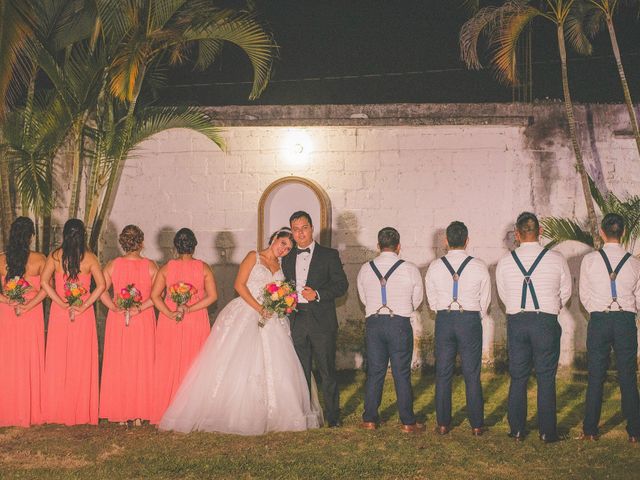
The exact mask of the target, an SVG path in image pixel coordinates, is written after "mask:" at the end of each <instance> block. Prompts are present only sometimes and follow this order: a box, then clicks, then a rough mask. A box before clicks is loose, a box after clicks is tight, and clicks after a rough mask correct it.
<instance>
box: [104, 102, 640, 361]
mask: <svg viewBox="0 0 640 480" xmlns="http://www.w3.org/2000/svg"><path fill="white" fill-rule="evenodd" d="M209 111H210V112H211V113H212V115H214V116H215V117H216V119H217V120H216V121H217V122H218V123H219V124H220V126H221V128H222V129H223V130H224V138H225V139H226V142H227V146H226V152H223V151H221V150H220V149H219V148H218V147H217V146H216V145H214V144H212V143H211V142H210V141H208V140H207V139H206V138H204V137H203V136H201V135H199V134H196V133H192V132H190V131H184V130H172V131H168V132H165V133H163V134H161V135H157V136H156V137H154V138H152V139H151V140H149V141H147V142H145V143H144V144H142V145H141V146H140V148H139V149H138V150H137V152H136V153H135V155H134V156H132V157H131V158H130V159H129V160H128V161H127V164H126V167H125V169H124V173H123V177H122V181H121V184H120V186H119V190H118V196H117V200H116V202H115V205H114V208H113V212H112V215H111V220H110V224H109V226H108V228H107V232H106V234H105V236H104V238H103V245H104V249H103V256H104V257H105V260H108V259H109V258H112V257H113V256H115V255H117V254H118V250H117V233H118V232H119V231H120V229H121V228H122V227H124V226H125V225H127V224H129V223H135V224H137V225H139V226H140V227H141V228H142V229H143V230H144V231H145V233H146V242H145V244H146V248H145V254H146V255H147V256H148V257H150V258H152V259H154V260H156V261H158V262H159V263H162V262H165V261H167V260H168V259H169V258H171V256H172V238H173V234H174V233H175V231H176V230H177V229H179V228H181V227H189V228H192V229H193V230H194V231H195V233H196V235H197V237H198V242H199V244H198V248H197V252H196V256H197V257H199V258H201V259H203V260H205V261H207V262H208V263H210V264H211V265H212V266H213V268H214V273H215V276H216V280H217V283H218V290H219V293H220V300H219V301H218V303H217V305H216V306H215V307H214V308H212V310H211V316H212V319H214V318H215V316H216V314H217V313H218V312H219V311H220V309H221V308H222V307H223V306H224V305H225V304H226V303H227V302H228V301H229V300H230V299H232V298H233V297H234V292H233V279H234V277H235V274H236V272H237V268H238V264H239V263H240V262H241V261H242V259H243V258H244V256H245V255H246V253H247V251H249V250H252V249H255V248H256V241H257V228H258V226H257V222H258V202H259V199H260V196H261V194H262V192H263V191H264V190H265V189H266V188H267V187H268V186H269V185H270V184H271V183H272V182H273V181H275V180H277V179H280V178H282V177H286V176H289V175H296V176H301V177H305V178H308V179H311V180H314V181H316V182H317V183H318V184H319V185H321V186H322V188H323V189H324V190H325V191H326V193H327V194H328V196H329V198H330V200H331V207H332V221H333V225H332V242H331V243H332V246H333V247H335V248H337V249H338V250H339V251H340V254H341V258H342V260H343V262H344V266H345V270H346V272H347V275H348V278H349V281H350V283H351V286H350V288H349V293H348V294H347V295H346V296H345V297H344V298H343V299H341V300H340V302H339V307H338V313H339V317H340V320H341V330H340V340H339V347H340V350H341V353H340V358H339V363H340V365H341V366H343V367H350V366H351V367H352V366H356V367H357V366H360V365H361V362H362V350H363V345H362V336H363V322H364V310H363V307H362V306H361V304H360V302H359V300H358V296H357V291H356V275H357V272H358V270H359V268H360V266H361V265H362V263H363V262H366V261H368V260H370V259H371V258H373V257H374V256H375V255H376V235H377V232H378V230H379V229H380V228H382V227H385V226H394V227H395V228H397V229H398V230H399V231H400V234H401V243H402V256H403V257H404V258H405V259H407V260H410V261H412V262H414V263H416V264H417V265H418V266H419V268H420V270H421V271H422V272H423V274H424V272H426V269H427V267H428V265H429V263H430V262H432V261H433V260H434V259H436V258H437V257H438V256H440V255H442V254H443V253H444V249H443V236H444V229H445V228H446V226H447V225H448V224H449V222H451V221H452V220H461V221H463V222H465V223H466V224H467V226H468V227H469V231H470V249H469V253H470V254H471V255H474V256H477V257H480V258H482V259H483V260H485V261H486V262H487V264H488V265H490V268H491V273H492V277H493V276H494V272H495V265H496V263H497V261H498V259H499V258H501V257H502V256H503V255H505V254H507V253H508V250H509V249H510V248H512V247H513V235H512V233H511V232H512V230H513V223H514V220H515V217H516V216H517V215H518V213H520V212H521V211H523V210H531V211H534V212H536V213H537V214H538V215H540V216H565V217H575V218H578V219H583V218H584V217H585V211H586V210H585V207H584V199H583V195H582V190H581V186H580V183H579V179H578V176H577V173H576V170H575V166H574V157H573V154H572V151H571V149H570V143H569V140H568V138H567V137H566V133H565V131H566V126H565V121H564V116H563V108H562V105H561V104H559V103H549V104H534V105H368V106H367V105H365V106H349V105H342V106H330V105H329V106H326V105H325V106H288V107H221V108H215V109H213V108H212V109H209ZM577 118H578V122H579V129H580V135H581V138H580V142H581V145H582V148H583V149H584V156H585V161H586V163H587V165H588V169H589V172H590V173H591V175H592V176H593V178H595V179H596V181H597V183H598V185H599V186H600V188H602V189H606V190H611V191H613V192H615V193H616V194H617V195H619V196H622V197H624V196H625V195H632V194H639V193H640V156H639V155H638V151H637V150H636V147H635V143H634V141H633V138H632V137H631V135H630V132H629V131H628V130H629V127H628V118H627V117H626V110H625V108H624V107H623V106H619V105H581V106H578V107H577ZM299 131H304V132H305V134H306V135H307V136H308V139H309V140H308V145H305V146H304V154H303V155H298V156H296V155H292V154H291V151H290V150H291V149H290V147H289V146H288V145H289V144H288V142H289V138H290V136H291V135H292V134H293V133H294V132H299ZM558 249H559V250H560V251H561V252H562V253H563V254H564V255H565V256H566V258H567V260H568V261H569V265H570V267H571V272H572V275H573V278H574V295H573V298H572V300H571V303H570V305H569V308H567V309H564V310H563V311H562V313H561V315H560V322H561V324H562V328H563V335H562V355H561V360H560V361H561V364H563V365H570V364H572V363H573V362H574V361H580V360H581V359H582V358H583V354H584V350H585V340H586V316H585V312H584V310H583V309H582V308H581V305H580V302H579V300H578V297H577V278H578V273H579V265H580V261H581V257H582V255H584V253H585V252H586V251H587V250H588V248H587V247H585V246H583V245H580V244H577V243H572V242H569V243H565V244H562V245H560V246H559V247H558ZM636 250H637V249H636ZM636 253H637V252H636ZM494 287H495V278H494ZM493 297H494V298H493V303H492V306H491V310H490V315H489V317H488V318H485V319H484V335H485V345H484V351H485V358H486V359H487V361H492V360H496V361H499V360H500V359H501V358H502V357H503V356H504V347H505V337H506V330H505V315H504V307H503V305H502V304H501V303H500V302H499V301H498V299H497V295H496V292H495V288H494V294H493ZM414 327H415V332H416V337H417V339H418V340H419V342H418V348H417V349H416V355H415V362H416V364H417V363H420V362H427V363H429V362H430V361H431V360H432V352H431V350H432V335H433V327H434V316H433V314H432V312H430V311H429V309H428V308H427V307H426V305H423V306H422V307H421V308H420V310H419V311H418V312H417V315H416V318H415V319H414Z"/></svg>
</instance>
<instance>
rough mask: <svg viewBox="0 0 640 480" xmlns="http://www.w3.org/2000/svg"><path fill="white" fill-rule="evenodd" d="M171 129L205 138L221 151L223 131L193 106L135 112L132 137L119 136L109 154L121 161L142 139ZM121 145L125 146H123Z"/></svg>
mask: <svg viewBox="0 0 640 480" xmlns="http://www.w3.org/2000/svg"><path fill="white" fill-rule="evenodd" d="M173 128H186V129H190V130H194V131H196V132H198V133H201V134H203V135H205V136H206V137H207V138H209V139H210V140H211V141H213V142H214V143H215V144H216V145H218V146H219V147H220V148H221V149H223V150H224V148H225V143H224V139H223V138H222V135H221V133H222V131H221V130H220V129H219V128H218V127H215V126H213V123H212V119H211V117H210V116H209V115H208V114H206V113H204V112H202V111H201V110H199V109H197V108H193V107H148V108H143V109H141V111H140V112H138V113H136V118H135V123H134V127H133V130H132V132H131V135H130V136H129V137H128V140H127V136H126V135H118V136H117V137H116V138H115V142H114V143H113V146H112V150H111V152H109V156H110V157H111V158H116V159H124V158H125V157H126V156H127V154H128V153H129V152H130V151H131V150H133V149H134V148H135V147H136V146H137V145H139V144H140V143H141V142H143V141H144V140H147V139H148V138H150V137H151V136H152V135H155V134H156V133H159V132H163V131H165V130H169V129H173ZM123 142H124V143H123Z"/></svg>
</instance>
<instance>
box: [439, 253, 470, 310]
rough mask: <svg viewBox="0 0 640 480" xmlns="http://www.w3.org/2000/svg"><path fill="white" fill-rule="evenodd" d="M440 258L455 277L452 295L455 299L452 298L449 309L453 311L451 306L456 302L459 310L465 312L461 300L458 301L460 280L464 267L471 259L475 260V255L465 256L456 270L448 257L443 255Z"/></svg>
mask: <svg viewBox="0 0 640 480" xmlns="http://www.w3.org/2000/svg"><path fill="white" fill-rule="evenodd" d="M440 260H442V263H444V266H445V267H447V270H449V273H450V274H451V277H452V278H453V293H452V295H451V296H452V297H453V300H451V303H450V304H449V308H447V310H448V311H451V307H452V306H453V304H454V303H455V304H456V305H458V310H460V312H464V308H462V305H460V302H458V281H459V280H460V275H462V271H463V270H464V267H466V266H467V264H468V263H469V262H470V261H471V260H473V257H467V258H465V259H464V260H463V261H462V263H461V264H460V266H459V267H458V271H455V270H454V269H453V267H452V266H451V264H450V263H449V260H447V259H446V257H441V258H440Z"/></svg>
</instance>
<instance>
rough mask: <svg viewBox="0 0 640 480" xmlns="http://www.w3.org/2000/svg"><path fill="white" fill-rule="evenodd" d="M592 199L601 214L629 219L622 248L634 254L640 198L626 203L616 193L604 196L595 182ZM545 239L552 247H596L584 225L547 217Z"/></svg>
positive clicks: (543, 222)
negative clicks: (578, 244) (569, 244)
mask: <svg viewBox="0 0 640 480" xmlns="http://www.w3.org/2000/svg"><path fill="white" fill-rule="evenodd" d="M589 186H590V188H591V195H592V196H593V198H594V200H595V201H596V203H597V205H598V208H599V209H600V212H601V213H602V214H603V215H606V214H607V213H617V214H619V215H622V217H623V218H624V219H625V224H626V229H625V233H624V235H623V236H622V244H623V245H624V246H625V247H626V248H628V249H629V250H631V251H633V250H634V247H635V242H636V240H637V239H638V238H640V196H638V195H634V196H630V197H628V198H626V199H624V200H623V199H620V198H619V197H618V196H616V195H615V194H613V193H612V192H608V193H605V194H603V193H602V192H600V191H599V190H598V188H597V187H596V185H595V183H594V182H593V181H591V180H590V181H589ZM540 223H541V225H542V229H543V230H542V236H543V237H545V238H547V239H549V240H550V242H549V244H548V246H549V247H553V246H554V245H557V244H558V243H561V242H565V241H567V240H575V241H577V242H581V243H584V244H586V245H589V246H590V247H593V246H594V241H593V236H592V235H591V232H590V231H589V230H588V229H587V228H585V227H584V224H581V223H579V222H576V221H575V220H571V219H568V218H558V217H547V218H543V219H542V220H541V222H540Z"/></svg>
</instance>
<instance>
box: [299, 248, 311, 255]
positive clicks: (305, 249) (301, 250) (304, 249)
mask: <svg viewBox="0 0 640 480" xmlns="http://www.w3.org/2000/svg"><path fill="white" fill-rule="evenodd" d="M297 253H298V255H300V254H301V253H311V249H310V248H309V247H307V248H298V249H297Z"/></svg>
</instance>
